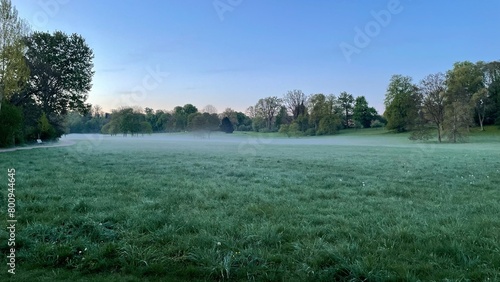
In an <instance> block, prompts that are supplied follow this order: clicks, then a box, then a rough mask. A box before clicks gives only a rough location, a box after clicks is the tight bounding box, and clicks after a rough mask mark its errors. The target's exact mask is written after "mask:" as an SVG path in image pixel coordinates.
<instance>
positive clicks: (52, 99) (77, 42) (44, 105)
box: [26, 31, 94, 115]
mask: <svg viewBox="0 0 500 282" xmlns="http://www.w3.org/2000/svg"><path fill="white" fill-rule="evenodd" d="M26 46H27V47H28V50H27V53H26V58H27V61H28V65H29V68H30V70H31V75H30V80H29V85H28V89H27V91H26V94H27V95H29V96H34V97H36V98H35V99H36V101H37V102H38V103H39V106H40V107H41V109H42V111H43V112H45V113H47V114H49V113H50V114H54V113H55V114H57V115H64V114H66V113H67V112H68V111H69V110H78V111H82V112H85V111H87V110H88V109H89V105H88V104H85V101H86V100H87V97H88V95H87V93H88V92H89V91H90V89H91V87H92V76H93V75H94V71H93V70H92V68H93V66H94V64H93V62H92V60H93V58H94V54H93V52H92V49H90V48H89V46H88V45H87V43H86V42H85V40H84V39H83V37H81V36H80V35H78V34H72V35H67V34H65V33H63V32H61V31H57V32H55V33H54V34H50V33H47V32H35V33H33V34H32V35H31V36H29V37H27V38H26Z"/></svg>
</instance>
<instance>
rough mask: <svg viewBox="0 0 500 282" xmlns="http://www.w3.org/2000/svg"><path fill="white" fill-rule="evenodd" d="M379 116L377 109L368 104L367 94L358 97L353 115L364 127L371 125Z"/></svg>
mask: <svg viewBox="0 0 500 282" xmlns="http://www.w3.org/2000/svg"><path fill="white" fill-rule="evenodd" d="M376 116H377V110H375V108H372V107H369V106H368V101H366V98H365V96H359V97H356V99H355V101H354V108H353V114H352V117H353V119H354V120H355V121H357V122H359V123H360V124H361V125H362V126H363V127H364V128H369V127H370V126H371V123H372V120H373V119H374V118H375V117H376Z"/></svg>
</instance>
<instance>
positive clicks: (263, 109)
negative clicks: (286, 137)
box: [252, 96, 282, 132]
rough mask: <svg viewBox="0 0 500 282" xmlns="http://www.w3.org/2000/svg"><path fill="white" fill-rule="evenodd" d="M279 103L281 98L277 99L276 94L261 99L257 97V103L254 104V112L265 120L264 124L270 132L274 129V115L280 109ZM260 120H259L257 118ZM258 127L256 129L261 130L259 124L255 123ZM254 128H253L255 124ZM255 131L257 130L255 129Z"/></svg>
mask: <svg viewBox="0 0 500 282" xmlns="http://www.w3.org/2000/svg"><path fill="white" fill-rule="evenodd" d="M281 104H282V100H281V99H279V98H278V97H276V96H272V97H266V98H263V99H259V101H258V102H257V104H256V105H255V114H256V117H259V118H261V119H262V120H263V121H264V122H265V126H266V129H267V131H269V132H271V131H274V130H275V129H276V128H275V124H276V120H275V119H276V115H277V114H278V113H279V112H280V110H281ZM259 122H260V120H259ZM252 126H253V125H252ZM256 126H257V128H258V131H261V129H262V128H261V125H260V124H258V125H256ZM253 127H254V130H255V128H256V127H255V126H253ZM256 131H257V130H256Z"/></svg>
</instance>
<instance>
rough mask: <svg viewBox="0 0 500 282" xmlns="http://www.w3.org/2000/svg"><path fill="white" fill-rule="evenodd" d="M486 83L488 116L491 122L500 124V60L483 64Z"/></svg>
mask: <svg viewBox="0 0 500 282" xmlns="http://www.w3.org/2000/svg"><path fill="white" fill-rule="evenodd" d="M482 69H483V73H484V85H485V87H486V88H487V91H488V93H487V102H489V103H488V105H485V106H486V112H487V113H486V118H487V119H489V120H490V123H492V122H495V123H497V124H498V125H500V62H498V61H494V62H489V63H485V64H484V65H483V66H482Z"/></svg>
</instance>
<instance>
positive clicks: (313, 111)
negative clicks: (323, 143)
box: [297, 93, 342, 135]
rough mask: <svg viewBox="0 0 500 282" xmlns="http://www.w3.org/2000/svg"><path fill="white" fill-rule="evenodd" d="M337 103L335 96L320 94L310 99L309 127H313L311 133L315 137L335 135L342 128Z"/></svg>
mask: <svg viewBox="0 0 500 282" xmlns="http://www.w3.org/2000/svg"><path fill="white" fill-rule="evenodd" d="M337 103H338V102H337V100H336V97H335V95H333V94H330V95H328V96H325V95H324V94H321V93H320V94H314V95H311V96H310V97H309V101H308V105H309V110H308V112H309V125H311V126H313V129H311V130H313V132H311V133H313V135H314V134H317V135H325V134H333V133H335V132H337V131H338V130H339V128H340V127H341V126H342V121H341V119H340V116H339V114H338V113H337V108H336V104H337ZM299 117H300V116H299ZM297 120H299V119H297ZM305 131H307V129H306V130H305ZM306 135H309V134H306Z"/></svg>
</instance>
